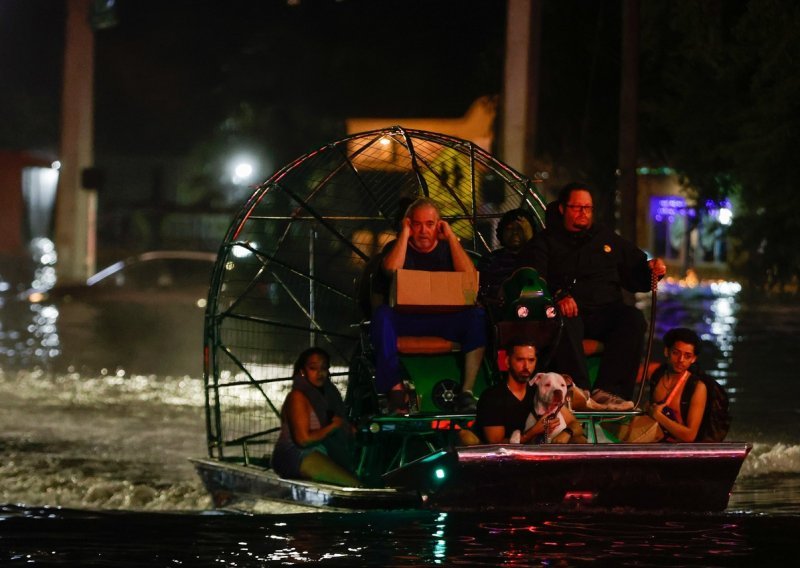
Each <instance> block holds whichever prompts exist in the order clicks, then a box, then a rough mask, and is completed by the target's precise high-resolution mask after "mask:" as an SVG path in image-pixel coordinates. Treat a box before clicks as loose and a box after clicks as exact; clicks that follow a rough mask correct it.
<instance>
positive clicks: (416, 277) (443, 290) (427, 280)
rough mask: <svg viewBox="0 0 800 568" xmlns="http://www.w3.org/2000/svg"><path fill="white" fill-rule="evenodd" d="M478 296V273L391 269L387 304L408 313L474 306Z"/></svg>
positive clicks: (445, 310) (452, 309)
mask: <svg viewBox="0 0 800 568" xmlns="http://www.w3.org/2000/svg"><path fill="white" fill-rule="evenodd" d="M477 299H478V273H477V272H475V273H474V274H469V273H467V272H428V271H427V270H405V269H400V270H398V271H397V272H395V275H394V278H392V289H391V294H390V300H389V303H390V305H391V306H392V307H393V308H397V309H398V310H402V311H409V312H448V311H455V310H460V309H464V308H465V307H469V306H474V305H475V302H476V301H477Z"/></svg>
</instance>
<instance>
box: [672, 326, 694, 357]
mask: <svg viewBox="0 0 800 568" xmlns="http://www.w3.org/2000/svg"><path fill="white" fill-rule="evenodd" d="M676 341H680V342H681V343H688V344H689V345H692V346H693V347H694V352H695V355H696V354H697V350H698V348H699V347H700V337H698V335H697V334H696V333H695V332H693V331H692V330H691V329H689V328H686V327H674V328H672V329H670V330H669V331H668V332H667V333H665V334H664V345H665V346H666V347H667V349H669V348H671V347H672V346H673V345H675V342H676Z"/></svg>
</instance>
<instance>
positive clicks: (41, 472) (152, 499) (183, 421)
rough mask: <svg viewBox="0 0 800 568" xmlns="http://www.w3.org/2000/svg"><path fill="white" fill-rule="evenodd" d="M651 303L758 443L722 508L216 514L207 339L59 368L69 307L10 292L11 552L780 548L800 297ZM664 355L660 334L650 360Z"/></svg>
mask: <svg viewBox="0 0 800 568" xmlns="http://www.w3.org/2000/svg"><path fill="white" fill-rule="evenodd" d="M642 301H643V302H644V304H643V307H645V308H646V298H645V299H642ZM657 305H658V316H657V325H656V327H657V332H656V333H657V337H660V336H661V335H663V332H664V331H666V329H668V328H669V327H672V326H675V325H685V326H688V327H693V328H694V329H696V330H697V331H698V332H700V333H701V335H702V336H703V339H704V341H705V345H704V350H703V353H702V357H701V365H702V366H703V367H704V368H706V369H708V370H711V371H713V373H714V374H715V376H716V377H717V379H718V380H720V382H723V383H724V384H725V386H726V388H727V390H728V392H729V393H730V397H731V411H732V414H733V425H732V430H731V433H730V435H729V439H732V440H746V441H750V442H752V443H753V446H754V447H753V451H752V453H751V455H750V456H749V457H748V458H747V460H746V461H745V464H744V466H743V468H742V471H741V474H740V476H739V479H738V481H737V483H736V485H735V487H734V493H733V495H732V497H731V501H730V504H729V507H728V510H727V511H726V512H725V513H724V514H719V515H700V516H694V515H683V516H676V515H661V516H659V515H657V514H656V515H647V516H642V515H639V514H635V513H621V514H616V515H610V516H598V515H587V514H581V513H576V514H562V515H558V516H557V517H552V516H547V515H526V516H523V517H514V518H506V517H502V518H496V516H489V517H487V516H485V515H478V516H476V515H453V514H450V515H447V514H438V513H434V512H415V513H411V512H373V513H361V514H353V513H349V514H346V513H345V514H342V513H336V514H334V513H318V512H314V513H306V514H302V511H304V510H305V511H308V510H307V509H303V508H300V507H293V506H289V505H285V504H280V503H275V504H274V507H268V508H267V509H265V510H264V511H261V513H260V514H259V515H256V516H255V517H250V516H240V515H230V514H219V513H216V512H213V511H212V510H211V502H210V500H209V498H208V496H207V495H206V492H205V490H204V488H203V487H202V485H201V484H200V481H199V479H198V477H197V475H196V474H195V472H194V470H193V468H192V466H191V465H190V463H189V461H188V459H187V458H189V457H192V456H205V455H206V449H205V414H204V394H203V382H202V377H201V373H200V356H201V350H200V347H199V345H200V343H201V337H198V339H197V343H198V349H197V353H196V357H197V363H196V368H194V369H190V370H187V372H186V373H185V374H165V373H159V374H136V373H135V371H129V370H128V369H126V368H125V363H124V361H122V360H119V361H116V363H118V364H115V365H114V364H113V363H115V361H109V363H108V366H107V367H105V368H104V369H100V370H99V371H89V370H76V369H73V370H72V371H70V370H69V369H65V370H59V369H58V366H59V365H58V361H57V358H56V359H54V356H56V355H57V352H58V346H59V341H58V334H59V328H58V314H57V313H54V312H53V311H52V308H51V307H47V306H41V305H37V306H29V305H26V304H22V303H19V302H16V301H9V300H6V301H4V303H3V304H2V307H0V322H2V329H1V330H0V452H2V454H1V455H2V462H1V463H0V503H5V504H6V505H5V506H0V519H1V520H3V521H4V522H3V524H2V526H3V527H4V529H3V531H0V549H4V550H7V551H8V555H7V556H5V558H6V559H8V560H17V561H20V562H23V561H25V562H28V563H31V562H33V563H38V564H40V565H57V566H62V565H63V566H71V565H76V563H78V564H80V563H83V562H86V561H88V559H91V560H92V561H93V562H95V561H97V564H96V565H111V564H113V565H115V566H124V565H129V566H136V565H141V564H142V563H143V562H150V561H152V560H153V559H157V560H161V561H162V562H161V563H162V564H163V563H164V562H165V561H166V560H165V559H169V562H170V563H172V562H178V563H181V562H184V563H199V564H202V565H209V564H218V563H220V562H222V563H223V564H225V563H234V562H235V563H236V564H237V565H240V566H261V565H264V564H265V563H271V562H281V563H285V562H310V561H313V562H322V561H326V562H328V563H329V564H333V565H343V566H345V565H346V566H351V565H354V564H359V565H381V566H385V565H413V564H418V563H421V562H430V563H447V564H450V563H456V562H467V563H469V564H473V565H475V564H477V565H486V566H496V565H497V562H498V555H500V557H501V558H503V559H504V561H505V562H513V563H514V565H520V566H525V565H541V563H540V562H538V561H534V560H533V559H539V560H542V559H548V560H549V561H553V562H559V561H560V562H566V563H567V564H568V565H575V564H583V563H587V562H589V561H596V560H598V559H600V560H605V561H607V562H613V563H614V564H616V565H674V564H676V563H677V564H679V565H703V566H711V565H728V564H730V563H731V562H733V563H737V562H745V563H747V562H750V561H754V560H763V559H770V558H772V554H773V553H776V554H777V552H776V551H780V547H781V546H783V545H785V544H786V543H789V542H791V541H792V539H794V536H793V535H794V534H795V533H796V530H797V528H798V525H799V524H800V435H799V434H798V431H797V429H796V424H797V421H798V417H799V416H798V415H799V414H800V405H798V403H797V400H800V382H798V381H797V380H796V377H795V374H796V369H797V368H798V366H799V365H800V352H799V351H798V350H797V337H798V336H800V306H798V305H793V304H792V305H787V304H777V303H774V304H772V303H764V304H749V303H746V302H744V301H743V300H741V299H740V298H739V297H738V296H736V295H729V296H722V297H720V296H715V297H709V296H697V295H683V296H667V295H664V296H663V297H659V300H658V304H657ZM43 311H44V313H43ZM661 351H662V348H661V346H660V343H658V342H657V343H656V344H655V345H654V349H653V355H654V359H656V360H660V359H661ZM159 355H160V354H159V353H153V357H154V358H155V360H156V362H157V358H158V357H159ZM54 508H57V509H54ZM287 513H292V514H291V515H288V514H287ZM297 513H301V514H297ZM75 531H77V533H78V534H80V535H81V536H80V542H81V544H80V545H76V544H74V542H75V541H74V539H73V535H74V534H76V533H75ZM654 538H655V539H657V541H658V543H659V545H658V546H657V547H656V548H657V549H658V550H657V552H658V555H657V557H658V558H660V559H661V560H659V561H658V562H656V563H655V564H653V562H654V561H653V558H654V556H653V550H655V549H654V547H653V542H654V541H653V539H654ZM709 543H712V546H711V548H709V546H710V545H709ZM776 543H778V544H777V547H776ZM526 558H527V559H529V560H525V559H526ZM721 558H724V559H725V560H724V561H722V562H719V561H718V560H719V559H721ZM98 559H99V560H98Z"/></svg>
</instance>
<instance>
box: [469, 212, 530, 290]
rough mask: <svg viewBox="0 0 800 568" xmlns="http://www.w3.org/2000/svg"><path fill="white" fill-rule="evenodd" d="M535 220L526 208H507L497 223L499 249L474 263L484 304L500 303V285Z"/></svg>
mask: <svg viewBox="0 0 800 568" xmlns="http://www.w3.org/2000/svg"><path fill="white" fill-rule="evenodd" d="M535 227H536V221H535V220H534V218H533V215H532V214H531V212H530V211H527V210H526V209H511V210H510V211H506V212H505V213H503V216H502V217H500V220H499V221H498V223H497V238H498V240H499V241H500V244H501V245H503V246H502V247H500V248H498V249H495V250H493V251H492V252H491V253H489V254H488V255H486V256H484V257H483V258H482V259H481V260H480V262H478V272H480V275H481V277H480V283H481V287H480V294H481V299H482V300H483V301H484V302H486V304H487V305H489V306H492V305H496V304H497V303H499V301H500V290H501V287H502V285H503V282H504V281H505V280H506V279H507V278H508V277H509V276H511V274H512V273H513V272H514V270H515V269H516V268H517V253H519V251H520V249H522V246H523V245H524V244H525V243H527V242H528V241H530V240H531V239H532V238H533V236H534V234H535V233H536V229H535Z"/></svg>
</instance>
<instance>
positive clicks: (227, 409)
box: [193, 127, 750, 511]
mask: <svg viewBox="0 0 800 568" xmlns="http://www.w3.org/2000/svg"><path fill="white" fill-rule="evenodd" d="M421 195H424V196H426V197H429V198H430V199H432V200H434V201H435V202H436V203H437V205H438V206H439V208H440V210H441V212H442V217H443V218H445V219H447V221H448V222H449V223H450V225H451V227H452V228H453V230H454V231H455V232H456V234H457V235H458V237H459V238H460V240H461V241H462V242H464V243H467V245H468V249H469V251H470V253H471V254H473V255H474V256H475V257H480V256H482V255H485V254H488V253H489V252H490V251H491V250H492V249H493V248H494V247H495V243H496V238H495V233H494V227H495V224H496V222H497V219H498V218H499V217H500V216H501V215H502V214H503V213H504V212H506V211H508V210H511V209H515V208H524V209H525V210H527V211H529V212H530V213H531V214H532V216H533V218H534V219H535V221H536V223H537V225H538V228H539V229H541V228H542V227H543V226H544V220H545V206H544V202H543V200H542V198H541V196H540V195H539V194H538V192H537V191H536V189H535V187H534V184H533V183H532V182H531V181H530V180H528V179H526V178H525V177H523V176H521V175H520V174H518V173H517V172H515V171H514V170H513V169H511V168H509V167H508V166H506V165H504V164H502V163H501V162H499V161H497V160H496V159H495V158H493V157H492V156H490V155H489V154H487V153H486V152H484V151H483V150H481V149H480V148H478V147H477V146H475V145H474V144H472V143H470V142H466V141H464V140H460V139H456V138H451V137H447V136H442V135H439V134H435V133H430V132H424V131H415V130H408V129H403V128H400V127H394V128H388V129H383V130H378V131H372V132H366V133H362V134H357V135H354V136H350V137H348V138H345V139H343V140H340V141H337V142H334V143H331V144H328V145H327V146H325V147H323V148H320V149H319V150H317V151H315V152H312V153H310V154H307V155H305V156H303V157H301V158H298V159H297V160H295V161H294V162H293V163H291V164H289V165H288V166H286V167H285V168H283V169H282V170H280V171H278V172H277V173H276V174H275V175H273V176H272V177H271V178H270V179H269V180H267V181H266V182H265V183H264V184H262V185H261V186H259V187H258V188H257V189H256V190H255V192H254V193H253V195H252V196H251V197H250V199H249V200H248V201H247V202H246V203H245V205H244V206H243V207H242V209H241V211H240V212H239V214H238V215H237V216H236V218H235V219H234V221H233V223H232V225H231V227H230V229H229V231H228V233H227V235H226V237H225V240H224V242H223V244H222V246H221V248H220V252H219V256H218V260H217V263H216V267H215V270H214V274H213V278H212V282H211V288H210V292H209V301H208V304H207V306H208V307H207V312H206V333H205V381H206V400H207V413H206V419H207V421H206V426H207V438H208V447H209V455H208V457H207V458H201V459H195V460H193V462H194V464H195V466H196V468H197V470H198V473H199V474H200V476H201V478H202V479H203V482H204V483H205V485H206V487H207V488H208V490H209V492H210V493H211V495H212V497H213V500H214V503H215V505H216V506H217V507H227V508H241V509H252V508H253V507H254V504H255V503H257V502H258V501H259V500H261V499H280V500H285V501H289V502H294V503H299V504H304V505H310V506H319V507H327V508H334V509H339V508H344V509H374V508H380V509H392V508H418V507H429V508H435V509H442V510H488V509H498V510H518V511H526V510H531V509H536V508H547V509H552V508H559V507H564V506H566V507H574V506H586V507H602V508H616V507H625V508H634V509H677V510H688V511H719V510H723V509H725V507H726V506H727V503H728V497H729V494H730V491H731V489H732V487H733V483H734V482H735V480H736V476H737V475H738V472H739V468H740V467H741V464H742V462H743V461H744V459H745V457H746V456H747V453H748V452H749V450H750V445H749V444H747V443H740V442H724V443H713V444H709V443H696V444H624V443H616V442H615V440H614V439H613V437H612V436H610V435H609V433H608V430H607V428H606V426H607V425H608V424H609V423H613V422H615V421H619V420H622V419H625V418H629V417H630V416H633V415H635V414H637V413H636V412H618V413H609V412H576V413H575V414H576V417H577V418H578V419H579V420H580V421H581V423H582V424H583V426H584V431H585V432H586V433H587V437H588V439H589V443H588V444H582V445H569V446H566V445H558V444H540V445H520V444H505V445H481V446H470V447H460V446H459V445H458V443H457V442H458V434H459V431H460V430H461V429H464V428H469V427H470V426H471V424H472V422H473V421H474V415H472V414H459V413H456V412H455V406H454V396H455V392H456V391H457V388H458V384H459V382H460V372H461V359H460V357H461V355H460V354H459V353H453V352H452V351H450V350H444V351H433V352H430V351H427V352H424V353H420V352H415V353H406V354H403V355H402V362H403V367H404V369H405V371H406V373H407V375H408V377H407V382H408V384H409V386H410V387H411V388H413V389H414V392H415V394H416V396H415V400H414V402H415V408H413V409H412V412H411V413H409V414H408V415H405V416H393V415H388V414H387V412H386V400H385V398H384V397H383V396H381V395H378V394H377V393H376V391H375V387H374V359H373V355H372V354H371V352H370V347H369V340H368V336H367V333H368V332H367V328H368V326H367V325H366V323H365V321H364V320H365V317H367V315H366V314H367V313H368V306H369V303H370V298H369V287H366V288H365V287H364V286H362V287H361V288H360V289H359V287H358V286H357V284H358V283H359V281H360V276H361V275H362V273H364V269H365V267H366V265H367V263H368V262H369V260H370V259H371V258H372V257H374V255H375V254H376V253H378V252H379V251H380V249H381V248H382V246H383V244H384V243H385V240H386V238H387V237H389V236H391V235H393V234H394V228H395V222H396V220H397V219H398V218H399V217H400V214H401V213H402V211H403V210H404V205H405V204H406V203H407V201H408V200H409V199H413V198H414V197H417V196H421ZM365 290H366V293H365ZM359 292H361V293H359ZM365 305H366V306H367V307H366V308H365V307H364V306H365ZM315 345H316V346H320V347H323V348H324V349H325V350H326V351H328V353H330V355H331V377H332V380H333V382H334V383H335V384H337V385H338V386H339V387H340V389H341V390H342V391H343V392H346V397H345V402H346V404H347V407H348V412H349V416H350V419H351V421H352V422H353V423H354V424H355V425H356V427H357V435H356V448H355V455H356V462H357V471H356V473H357V474H358V477H359V479H360V480H361V481H362V483H363V484H364V485H365V488H352V487H344V488H343V487H338V486H333V485H327V484H323V483H315V482H310V481H304V480H290V479H282V478H280V477H279V476H278V475H277V474H276V473H275V472H274V471H273V470H272V469H271V467H270V466H271V456H272V450H273V448H274V446H275V442H276V440H277V437H278V434H279V432H280V411H281V405H282V403H283V400H284V398H285V396H286V394H287V392H288V391H289V389H290V388H291V383H292V369H291V363H292V361H293V360H294V358H295V357H296V355H297V353H298V352H300V351H301V350H302V349H304V348H305V347H309V346H315ZM492 359H493V358H492V357H487V359H486V361H485V364H484V366H483V368H482V369H481V372H480V375H479V377H478V381H477V384H476V394H479V393H480V391H481V390H482V389H484V388H486V386H487V385H490V384H493V383H495V382H497V381H498V380H500V372H499V370H498V368H497V365H496V362H495V361H493V360H492Z"/></svg>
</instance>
